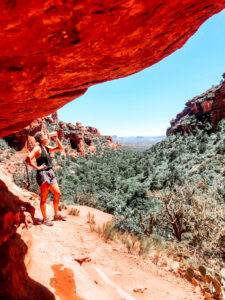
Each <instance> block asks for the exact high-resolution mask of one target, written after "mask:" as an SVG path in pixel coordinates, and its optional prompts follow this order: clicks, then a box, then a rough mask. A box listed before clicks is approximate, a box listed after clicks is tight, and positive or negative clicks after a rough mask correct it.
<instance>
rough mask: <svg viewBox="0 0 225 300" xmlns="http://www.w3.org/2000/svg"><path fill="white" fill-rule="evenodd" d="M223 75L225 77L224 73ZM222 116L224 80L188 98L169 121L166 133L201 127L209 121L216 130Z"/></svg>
mask: <svg viewBox="0 0 225 300" xmlns="http://www.w3.org/2000/svg"><path fill="white" fill-rule="evenodd" d="M223 76H224V77H225V74H224V75H223ZM224 118H225V81H223V82H221V83H220V84H219V85H217V86H215V87H212V88H211V89H209V90H207V91H206V92H204V93H203V94H201V95H199V96H196V97H194V98H193V99H191V100H189V101H188V102H187V103H186V104H185V108H184V110H183V111H182V112H181V113H178V114H177V116H176V118H175V119H172V120H171V121H170V125H171V127H169V128H168V129H167V132H166V134H167V135H170V134H174V133H176V132H188V131H192V130H194V129H196V128H200V129H203V128H205V127H206V126H207V123H210V124H211V125H212V127H213V130H216V128H217V124H218V123H219V121H220V120H222V119H224Z"/></svg>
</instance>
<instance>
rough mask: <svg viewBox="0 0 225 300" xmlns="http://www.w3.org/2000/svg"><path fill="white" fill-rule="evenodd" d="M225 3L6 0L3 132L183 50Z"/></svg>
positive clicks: (1, 29) (1, 50) (1, 43)
mask: <svg viewBox="0 0 225 300" xmlns="http://www.w3.org/2000/svg"><path fill="white" fill-rule="evenodd" d="M224 7H225V0H217V1H215V0H202V1H196V0H186V1H178V0H175V1H169V0H156V1H150V0H146V1H140V0H132V1H131V0H123V1H119V0H116V1H115V0H109V1H108V0H107V1H106V0H104V1H95V2H93V1H91V0H82V1H80V0H79V1H73V0H67V1H59V0H40V1H35V0H31V1H1V2H0V10H1V22H0V66H1V67H0V68H1V72H0V137H3V136H6V135H8V134H10V133H12V132H16V131H20V130H21V129H23V128H24V127H26V126H27V125H28V124H30V123H31V121H32V120H35V119H37V118H39V117H43V116H47V115H49V114H50V113H51V112H54V111H56V110H57V108H60V107H62V106H63V105H65V104H66V103H67V102H69V101H71V100H73V99H75V98H77V97H79V96H81V95H82V94H83V93H84V92H85V91H86V89H87V88H88V87H90V86H91V85H93V84H97V83H100V82H104V81H107V80H112V79H116V78H121V77H124V76H127V75H130V74H133V73H135V72H138V71H140V70H142V69H144V68H146V67H149V66H151V65H152V64H154V63H156V62H158V61H159V60H161V59H163V58H164V57H166V56H167V55H169V54H171V53H172V52H173V51H175V50H176V49H178V48H180V47H182V46H183V45H184V43H185V42H186V41H187V39H188V38H189V37H191V36H192V35H193V34H194V33H195V32H196V30H197V29H198V28H199V26H200V25H201V24H202V23H203V22H204V21H205V20H206V19H207V18H209V17H210V16H212V15H214V14H216V13H218V12H219V11H221V10H222V9H223V8H224Z"/></svg>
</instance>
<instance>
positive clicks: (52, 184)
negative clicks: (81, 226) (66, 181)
mask: <svg viewBox="0 0 225 300" xmlns="http://www.w3.org/2000/svg"><path fill="white" fill-rule="evenodd" d="M49 137H51V138H53V139H54V141H55V142H56V143H57V147H50V146H48V144H49ZM34 138H35V140H36V141H37V142H38V143H39V145H38V146H36V147H35V148H34V149H33V150H32V151H31V152H30V154H29V155H28V156H27V158H26V162H27V164H28V165H30V166H31V167H33V168H35V169H36V170H37V175H36V179H37V183H38V185H39V186H40V193H41V202H40V208H41V213H42V216H43V221H42V223H43V224H45V225H47V226H52V225H53V222H52V221H50V220H49V218H47V216H46V200H47V198H48V193H49V190H50V191H51V192H52V193H53V195H54V200H53V206H54V213H55V214H54V219H53V220H54V221H57V220H63V221H65V218H66V217H64V216H61V215H60V214H58V207H59V199H60V196H61V193H60V190H59V186H58V183H57V180H56V177H55V173H54V171H53V169H52V159H51V157H50V154H49V153H50V152H55V151H62V150H63V145H62V143H61V142H60V140H59V139H58V137H57V132H53V133H49V134H45V133H44V132H43V131H38V132H37V133H36V134H35V136H34ZM34 157H35V158H36V162H37V164H36V165H35V164H34V163H33V162H32V159H33V158H34Z"/></svg>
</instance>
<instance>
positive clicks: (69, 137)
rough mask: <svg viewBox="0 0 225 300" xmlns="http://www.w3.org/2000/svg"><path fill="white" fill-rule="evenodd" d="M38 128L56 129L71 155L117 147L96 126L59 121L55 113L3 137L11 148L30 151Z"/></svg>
mask: <svg viewBox="0 0 225 300" xmlns="http://www.w3.org/2000/svg"><path fill="white" fill-rule="evenodd" d="M40 130H42V131H44V132H46V133H48V132H51V131H56V130H57V131H58V136H59V138H60V140H61V141H62V143H63V144H64V146H65V151H69V153H70V155H71V156H73V157H77V156H78V155H81V156H85V155H86V154H87V153H90V152H96V149H97V148H99V149H100V150H103V149H113V150H118V149H119V145H118V143H116V144H114V142H113V139H112V137H111V136H102V135H101V134H100V132H99V130H98V129H97V128H95V127H90V126H87V127H86V126H83V125H82V123H81V122H77V123H76V125H74V124H72V123H66V122H62V121H59V119H58V116H57V113H54V114H52V116H51V117H44V118H39V119H36V120H34V121H32V122H31V124H30V125H28V126H27V127H25V128H24V129H23V130H21V131H18V132H15V133H11V134H9V135H8V136H5V137H4V139H5V140H6V142H7V143H8V144H9V146H10V147H11V148H14V149H15V150H17V151H21V150H23V149H24V148H25V149H28V151H31V150H32V149H33V148H34V146H35V145H36V141H35V139H34V135H35V133H36V132H38V131H40Z"/></svg>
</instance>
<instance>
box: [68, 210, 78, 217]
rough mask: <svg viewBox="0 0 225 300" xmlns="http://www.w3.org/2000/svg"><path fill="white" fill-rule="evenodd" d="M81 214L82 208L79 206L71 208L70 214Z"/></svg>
mask: <svg viewBox="0 0 225 300" xmlns="http://www.w3.org/2000/svg"><path fill="white" fill-rule="evenodd" d="M79 214H80V210H79V209H77V208H71V209H70V211H69V215H71V216H76V217H78V216H79Z"/></svg>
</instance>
